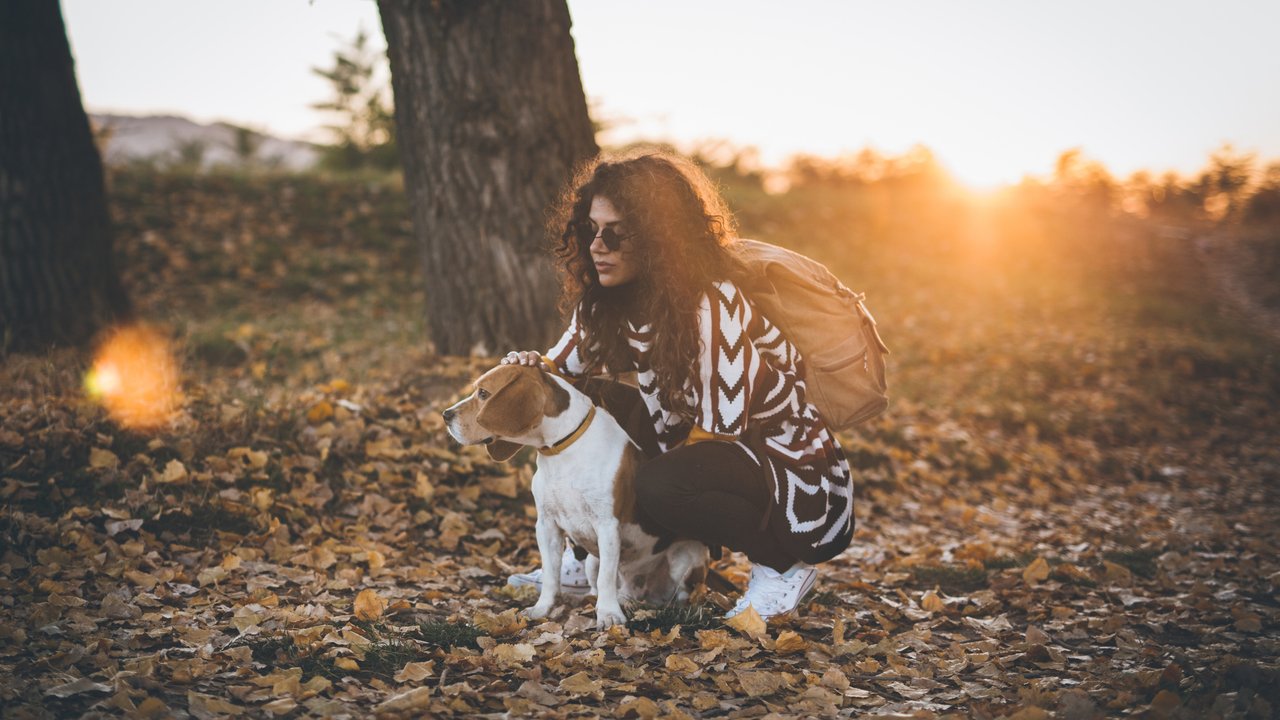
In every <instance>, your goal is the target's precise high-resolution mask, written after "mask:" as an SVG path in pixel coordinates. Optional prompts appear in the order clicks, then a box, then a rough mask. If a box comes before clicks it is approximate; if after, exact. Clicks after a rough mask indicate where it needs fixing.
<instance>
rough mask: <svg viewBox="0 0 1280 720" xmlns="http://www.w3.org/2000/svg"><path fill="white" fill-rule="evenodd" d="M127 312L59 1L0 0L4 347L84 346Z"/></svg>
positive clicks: (0, 320) (0, 317)
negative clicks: (97, 331)
mask: <svg viewBox="0 0 1280 720" xmlns="http://www.w3.org/2000/svg"><path fill="white" fill-rule="evenodd" d="M128 312H129V302H128V298H127V297H126V296H125V293H124V290H123V288H122V287H121V285H120V280H119V277H118V276H117V274H116V271H115V265H114V263H113V261H112V256H111V232H110V224H109V219H108V215H107V205H106V193H105V188H104V182H103V177H102V159H101V157H100V156H99V155H98V149H97V147H95V146H94V144H93V135H92V133H91V132H90V130H89V118H88V116H86V115H85V112H84V107H83V106H82V105H81V103H80V89H79V87H78V85H77V84H76V76H75V67H74V63H73V61H72V59H71V48H70V46H69V45H68V43H67V35H66V28H65V26H64V25H63V21H62V12H61V9H60V8H59V5H58V2H57V1H56V0H4V1H3V2H0V353H3V352H5V351H28V350H40V349H43V348H45V347H48V346H49V345H53V344H64V343H66V344H79V343H83V342H85V341H87V340H89V339H90V338H91V337H92V336H93V334H94V332H95V331H96V330H98V329H99V328H100V327H102V326H103V325H104V324H105V323H107V322H109V321H111V320H112V319H114V318H116V317H119V316H121V315H125V314H127V313H128Z"/></svg>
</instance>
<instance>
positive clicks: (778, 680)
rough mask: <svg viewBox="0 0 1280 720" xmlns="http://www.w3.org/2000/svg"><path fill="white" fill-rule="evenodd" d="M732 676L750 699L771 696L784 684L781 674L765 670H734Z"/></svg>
mask: <svg viewBox="0 0 1280 720" xmlns="http://www.w3.org/2000/svg"><path fill="white" fill-rule="evenodd" d="M733 674H734V676H736V677H737V678H738V682H739V683H740V684H741V685H742V691H743V692H745V693H746V694H747V695H750V696H751V697H761V696H763V695H772V694H773V693H775V692H777V691H778V690H779V689H780V688H782V686H783V685H784V684H785V683H784V682H783V679H782V675H781V674H779V673H775V672H768V671H765V670H735V671H734V673H733Z"/></svg>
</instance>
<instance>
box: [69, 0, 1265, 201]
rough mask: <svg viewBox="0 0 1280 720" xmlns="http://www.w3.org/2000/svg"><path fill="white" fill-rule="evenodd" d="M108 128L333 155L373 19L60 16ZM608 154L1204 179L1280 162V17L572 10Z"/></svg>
mask: <svg viewBox="0 0 1280 720" xmlns="http://www.w3.org/2000/svg"><path fill="white" fill-rule="evenodd" d="M62 3H63V11H64V14H65V17H66V21H67V26H68V33H69V35H70V37H71V44H72V52H73V53H74V54H75V57H76V60H77V72H78V76H79V79H80V88H81V91H82V92H83V94H84V97H85V103H86V106H87V107H88V108H89V109H90V110H91V111H113V112H127V113H135V114H141V113H153V112H167V113H174V114H182V115H187V116H190V117H192V118H194V119H198V120H202V121H208V120H214V119H222V120H228V121H232V122H239V123H243V124H248V125H251V126H254V127H258V128H261V129H264V130H267V131H270V132H273V133H277V134H281V135H285V136H308V137H311V138H313V139H318V137H319V136H318V135H316V134H315V129H316V128H317V127H318V126H319V125H320V124H322V122H323V120H322V118H321V117H320V115H319V114H318V113H317V112H315V111H313V110H311V109H310V107H309V105H310V103H312V102H316V101H319V100H322V99H324V98H325V97H327V95H328V88H327V86H326V84H325V82H324V81H323V80H322V79H320V78H318V77H316V76H314V75H313V74H312V73H311V72H310V68H311V67H313V66H320V65H328V64H330V62H331V60H332V55H333V51H334V50H335V49H336V48H337V47H338V46H339V45H340V44H341V43H342V41H345V40H349V39H350V38H352V37H353V36H354V35H355V32H356V30H357V29H358V28H359V27H361V26H363V27H364V28H365V29H366V30H368V31H370V32H371V33H372V34H373V35H374V36H375V37H376V38H378V41H379V43H381V25H380V23H379V21H378V16H377V7H376V5H375V4H374V3H373V2H372V0H269V1H265V2H264V1H263V0H220V1H219V2H216V3H213V2H203V3H196V2H173V1H172V0H167V1H166V0H110V1H109V2H104V0H62ZM569 8H570V13H571V15H572V17H573V20H574V27H573V35H574V38H575V40H576V43H577V55H578V62H579V66H580V68H581V70H582V78H583V84H584V86H585V88H586V91H587V95H588V97H590V98H591V99H592V100H593V101H595V102H597V103H598V104H599V108H600V110H601V111H602V114H603V115H604V116H605V117H607V118H614V119H617V118H629V119H630V120H631V122H629V123H626V124H623V125H621V126H619V127H618V128H617V129H615V130H614V131H613V132H612V134H611V135H610V136H609V137H608V138H605V139H606V140H626V139H631V138H634V137H645V138H648V139H670V140H674V141H676V142H677V144H681V145H684V146H686V147H687V146H688V144H689V143H692V142H697V141H701V140H710V139H715V138H721V139H727V140H729V141H731V142H733V143H735V144H738V145H751V146H755V147H757V148H758V149H759V150H760V152H761V156H762V159H763V160H764V161H765V162H766V163H768V164H774V165H776V164H780V163H781V162H782V161H783V160H784V159H785V158H786V156H787V155H789V154H792V153H795V152H808V153H815V154H821V155H835V154H839V153H843V152H855V151H857V150H858V149H861V148H863V147H867V146H870V147H874V148H876V149H877V150H879V151H881V152H884V153H888V154H899V153H902V152H904V151H906V150H907V149H908V148H910V147H911V146H912V145H914V144H917V143H921V144H924V145H927V146H928V147H930V148H931V149H932V150H933V151H934V152H935V154H936V155H937V156H938V157H939V159H940V160H941V161H942V162H943V164H944V165H946V166H947V167H948V169H950V170H951V171H952V172H953V173H954V174H955V175H956V176H958V177H959V178H960V179H962V180H965V181H967V182H969V183H971V184H975V185H978V186H991V185H994V184H997V183H1001V182H1013V181H1016V180H1018V179H1019V178H1020V177H1021V176H1022V175H1023V174H1024V173H1032V174H1037V175H1043V174H1047V173H1048V172H1050V171H1051V169H1052V167H1053V161H1054V159H1055V158H1056V157H1057V155H1058V153H1059V152H1061V151H1062V150H1065V149H1068V148H1072V147H1080V148H1082V149H1083V150H1084V152H1085V154H1086V155H1087V156H1089V157H1091V158H1095V159H1098V160H1101V161H1103V162H1104V163H1106V164H1107V165H1108V166H1109V167H1110V168H1111V170H1112V171H1113V172H1114V173H1116V174H1118V175H1126V174H1128V173H1129V172H1132V171H1134V170H1137V169H1140V168H1150V169H1154V170H1156V171H1163V170H1168V169H1172V170H1177V171H1179V172H1184V173H1190V172H1193V171H1195V170H1196V169H1198V168H1200V167H1201V166H1202V165H1203V164H1204V162H1205V160H1206V158H1207V157H1208V155H1209V153H1210V152H1211V151H1213V150H1214V149H1215V148H1217V147H1218V146H1220V145H1221V144H1222V143H1224V142H1231V143H1233V144H1234V145H1235V146H1236V148H1237V149H1239V150H1243V151H1251V152H1257V153H1258V154H1259V155H1261V156H1262V157H1263V158H1267V159H1276V158H1280V81H1277V78H1280V44H1278V43H1277V42H1276V41H1275V37H1274V33H1275V30H1276V28H1280V2H1275V1H1274V0H1254V1H1253V2H1249V1H1246V0H1215V2H1212V3H1210V2H1201V1H1198V0H1197V1H1188V0H1123V1H1121V0H1073V1H1072V2H1021V1H1019V0H1005V1H996V0H968V1H966V2H954V1H951V0H936V1H932V2H926V1H924V0H897V1H895V2H884V1H883V0H876V1H874V2H872V1H867V2H862V1H857V2H855V1H845V2H841V1H839V0H827V1H825V2H822V1H818V0H810V1H809V2H802V3H781V2H775V1H769V0H648V1H647V2H631V1H626V0H570V2H569Z"/></svg>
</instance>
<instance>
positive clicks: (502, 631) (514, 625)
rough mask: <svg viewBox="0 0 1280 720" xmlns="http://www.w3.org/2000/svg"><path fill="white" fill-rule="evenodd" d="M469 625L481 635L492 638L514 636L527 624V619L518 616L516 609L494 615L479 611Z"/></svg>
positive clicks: (518, 611) (518, 612)
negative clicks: (481, 633) (484, 634)
mask: <svg viewBox="0 0 1280 720" xmlns="http://www.w3.org/2000/svg"><path fill="white" fill-rule="evenodd" d="M471 624H472V625H474V626H475V627H476V629H478V630H480V631H481V632H483V633H486V634H488V635H491V636H493V637H502V636H504V635H514V634H516V633H518V632H520V631H521V630H523V629H525V626H527V625H528V624H529V619H528V618H526V617H525V616H524V615H521V614H520V610H519V609H518V608H511V609H510V610H505V611H503V612H500V613H498V614H497V615H494V614H493V613H491V612H486V611H484V610H481V611H480V612H477V613H476V614H475V617H473V618H472V619H471Z"/></svg>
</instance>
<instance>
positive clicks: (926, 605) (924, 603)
mask: <svg viewBox="0 0 1280 720" xmlns="http://www.w3.org/2000/svg"><path fill="white" fill-rule="evenodd" d="M920 607H921V608H922V609H924V610H926V611H928V612H931V613H933V612H942V611H943V610H945V609H946V607H947V604H946V603H944V602H943V601H942V598H940V597H938V593H936V592H934V591H932V590H930V591H929V592H926V593H925V594H924V597H922V598H920Z"/></svg>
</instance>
